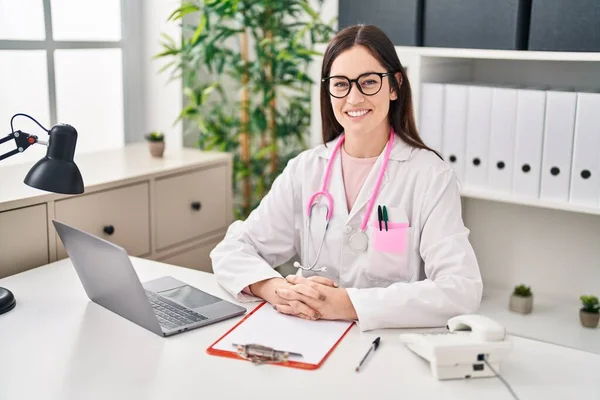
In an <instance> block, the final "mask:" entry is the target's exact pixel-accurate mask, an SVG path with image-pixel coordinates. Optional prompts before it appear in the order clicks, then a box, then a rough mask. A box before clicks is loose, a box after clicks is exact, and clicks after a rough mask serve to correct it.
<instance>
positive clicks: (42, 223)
mask: <svg viewBox="0 0 600 400" xmlns="http://www.w3.org/2000/svg"><path fill="white" fill-rule="evenodd" d="M311 4H314V5H315V6H317V5H318V4H317V2H316V1H313V2H311ZM179 5H180V2H177V1H166V0H165V1H162V0H147V1H143V0H121V1H120V0H105V1H102V2H96V3H94V5H93V6H90V5H89V4H88V3H86V2H82V1H77V0H60V1H58V0H19V1H18V2H17V1H7V0H4V1H0V124H1V126H3V127H4V130H3V131H0V137H2V136H4V135H6V134H9V133H10V132H11V131H10V127H9V121H10V119H11V117H12V116H13V115H14V114H16V113H27V114H29V115H31V116H33V117H34V118H36V119H37V120H38V121H40V123H42V124H43V125H44V126H46V127H47V128H49V127H50V126H52V125H54V124H56V123H58V122H65V123H69V124H71V125H73V126H74V127H75V128H76V129H77V130H78V132H79V136H78V142H77V151H76V159H75V160H76V162H78V163H79V165H80V166H81V169H82V175H83V177H84V181H85V183H86V189H87V191H86V193H85V194H83V195H78V196H60V195H44V196H42V195H40V194H39V193H38V192H37V191H35V190H34V189H31V188H28V187H26V186H25V185H23V183H22V177H23V176H24V173H25V172H26V170H27V169H28V168H30V167H31V165H33V163H34V162H35V161H36V160H38V159H40V158H41V157H43V156H44V154H45V151H46V148H45V147H44V146H32V147H31V148H29V149H27V151H25V152H23V153H22V154H17V155H15V156H13V157H10V158H7V159H5V160H2V161H1V162H0V278H2V277H5V276H9V275H12V274H16V273H20V272H23V271H25V270H28V269H31V268H35V267H39V266H41V265H45V264H48V263H50V262H54V261H56V260H59V259H61V258H64V257H66V253H65V252H64V249H63V248H62V246H61V244H60V241H59V240H58V239H57V237H56V235H55V233H54V231H53V228H52V226H51V224H50V223H49V221H50V220H51V219H52V218H56V219H59V220H64V221H66V222H69V223H71V224H73V225H74V226H76V227H80V228H82V229H85V230H87V231H89V232H91V233H95V234H98V235H99V236H102V237H104V238H106V239H107V240H112V241H114V242H115V243H118V244H120V245H122V246H123V247H124V248H125V249H126V250H128V252H129V253H130V254H131V255H133V256H139V257H148V258H152V259H155V260H159V261H164V262H166V263H170V264H174V265H179V266H184V267H189V268H195V269H201V270H205V271H207V272H210V261H209V259H208V252H209V251H210V249H212V247H213V246H214V245H215V244H216V243H218V241H219V240H220V239H221V238H222V237H223V234H224V232H225V230H226V228H227V226H228V224H229V223H230V222H231V221H232V220H233V218H234V211H233V208H234V197H235V193H233V190H232V186H233V181H234V180H235V174H234V173H233V168H234V165H235V160H234V157H233V155H232V154H231V153H229V154H227V152H225V153H226V154H223V155H219V154H213V151H211V152H210V154H209V153H208V152H203V151H201V150H202V149H200V148H199V146H198V141H199V138H198V132H197V130H196V129H195V126H194V124H193V123H192V122H190V121H189V120H185V119H183V120H178V117H179V115H180V113H181V112H182V110H183V109H184V108H185V107H186V106H187V105H188V104H189V103H188V102H189V98H188V97H186V95H185V90H186V88H185V85H184V83H183V82H182V79H181V78H177V77H175V78H173V77H172V76H171V75H170V74H168V73H165V72H164V71H161V68H162V67H163V66H164V64H165V63H166V60H165V59H160V58H159V59H155V58H154V56H155V55H156V54H158V53H160V52H161V51H163V50H164V49H163V47H162V46H161V43H162V42H163V40H164V38H163V36H162V34H163V33H166V34H168V35H169V36H170V37H173V38H179V37H181V36H182V35H185V32H183V31H182V28H181V26H180V25H179V23H176V22H174V21H167V18H168V17H169V16H170V15H171V14H172V12H173V11H174V10H175V9H176V8H177V7H178V6H179ZM321 7H322V9H321V11H320V16H321V19H322V20H323V21H330V20H332V19H335V20H334V23H333V25H332V27H333V29H339V28H341V27H344V26H347V25H351V24H355V23H361V22H362V23H373V24H375V25H378V26H379V27H381V28H382V29H383V30H384V31H385V32H386V33H387V34H388V35H389V36H390V37H391V39H392V40H393V41H394V44H395V46H397V47H396V49H397V52H398V55H399V58H400V60H401V62H402V63H403V65H404V66H405V68H407V73H408V77H409V80H410V83H411V86H412V89H413V93H414V102H415V113H416V117H417V121H418V128H419V130H420V131H421V134H422V136H423V138H424V140H425V142H426V143H427V144H428V145H430V146H431V147H433V148H435V149H437V150H440V151H441V153H442V154H443V156H444V158H445V159H446V160H447V161H448V162H450V163H451V164H452V165H453V168H455V170H456V173H457V176H458V177H459V179H460V181H461V183H462V186H463V216H464V220H465V224H466V225H467V227H468V228H469V229H470V230H471V235H470V239H471V242H472V244H473V246H474V248H475V251H476V254H477V257H478V260H479V263H480V267H481V272H482V275H483V278H484V284H485V291H484V299H483V303H482V309H481V311H482V313H485V314H487V315H489V316H491V317H493V318H495V319H497V320H498V321H499V322H500V323H502V324H503V325H505V326H506V328H507V330H508V332H509V333H512V334H516V335H522V336H525V337H531V338H535V339H539V340H543V341H548V342H552V343H557V344H562V345H565V346H569V347H574V348H578V349H583V350H586V351H592V352H596V353H600V340H599V339H600V330H598V329H588V328H584V327H582V326H581V324H580V323H579V316H578V312H579V309H580V308H581V304H580V299H579V297H580V296H581V295H588V294H589V295H596V296H599V295H600V262H599V260H600V246H598V243H600V156H599V155H598V154H599V151H598V150H599V149H600V117H599V115H600V114H598V112H597V110H598V109H599V106H600V94H598V90H599V89H600V87H599V86H600V83H599V82H600V79H599V78H600V5H598V3H597V2H595V1H592V0H590V1H585V0H581V1H575V2H573V1H566V0H544V1H540V0H532V1H523V0H511V1H503V2H500V1H469V0H456V1H452V2H449V1H441V0H440V1H434V0H429V1H423V0H378V1H371V2H364V1H360V0H339V1H338V0H325V1H324V2H323V4H322V5H321ZM193 18H194V15H193V14H191V15H188V16H186V21H187V22H190V23H195V24H196V25H197V24H198V21H194V20H193ZM324 48H325V45H324V44H317V45H316V49H317V50H318V51H321V52H322V51H323V50H324ZM320 61H321V59H320V58H319V56H315V57H314V59H313V62H312V64H311V65H310V68H309V74H310V77H311V78H312V79H313V80H314V81H315V82H316V83H315V84H313V85H312V88H311V90H310V93H309V95H310V97H311V99H312V102H311V104H310V123H309V124H308V126H307V129H306V132H305V133H304V136H305V139H306V143H307V145H308V146H315V145H317V144H319V141H320V125H319V124H320V119H319V108H318V101H315V100H316V99H317V97H318V88H319V86H318V79H319V67H320ZM237 89H238V88H235V86H233V87H230V90H231V93H230V94H231V95H234V96H235V95H236V93H239V92H238V91H237ZM15 129H20V130H23V131H26V132H29V133H32V134H38V135H39V136H40V140H44V139H45V137H44V133H43V132H41V131H40V130H39V128H38V127H37V125H35V124H34V123H33V122H32V121H30V120H27V119H24V118H22V119H16V120H15ZM151 131H160V132H164V134H165V143H166V149H165V154H164V156H163V157H162V158H154V157H151V156H150V153H149V151H148V146H147V145H148V143H146V140H145V135H146V134H148V133H149V132H151ZM8 150H11V148H9V144H4V145H2V146H0V154H2V153H4V152H6V151H8ZM111 228H112V229H111ZM109 232H112V233H109ZM282 268H285V266H283V267H282ZM519 284H524V285H527V286H530V288H531V291H532V292H533V310H532V312H531V313H529V314H525V315H523V314H519V313H515V312H513V311H510V310H509V298H510V296H511V294H512V291H513V289H514V287H515V286H516V285H519Z"/></svg>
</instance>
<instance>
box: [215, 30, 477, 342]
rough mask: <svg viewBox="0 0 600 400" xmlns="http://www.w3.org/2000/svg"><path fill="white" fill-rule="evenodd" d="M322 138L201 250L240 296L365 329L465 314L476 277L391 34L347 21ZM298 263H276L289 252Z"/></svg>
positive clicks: (331, 72)
mask: <svg viewBox="0 0 600 400" xmlns="http://www.w3.org/2000/svg"><path fill="white" fill-rule="evenodd" d="M321 77H322V84H321V119H322V126H323V142H324V144H323V145H321V146H319V147H316V148H314V149H311V150H308V151H305V152H303V153H301V154H300V155H299V156H298V157H296V158H295V159H293V160H292V161H290V162H289V163H288V165H287V166H286V168H285V170H284V171H283V173H282V174H281V175H280V176H279V177H278V178H277V179H276V181H275V182H274V184H273V186H272V188H271V190H270V192H269V193H268V195H267V196H265V197H264V199H263V201H262V202H261V204H260V206H259V207H258V208H256V209H255V210H254V211H253V212H252V213H251V215H250V216H249V217H248V219H247V220H245V221H236V222H234V223H233V224H232V225H231V226H230V228H229V229H228V232H227V235H226V237H225V239H224V240H223V241H222V242H221V243H220V244H219V245H217V246H216V248H215V249H214V250H213V251H212V253H211V258H212V262H213V269H214V272H215V274H216V277H217V280H218V282H219V283H220V284H221V285H222V286H223V287H224V288H225V289H226V290H227V291H229V292H230V293H231V294H232V295H234V296H235V297H236V298H237V299H238V300H239V301H244V302H245V301H253V300H254V301H256V300H261V299H264V300H266V301H267V302H269V303H270V304H272V305H273V306H274V307H275V309H276V310H278V311H279V312H281V313H285V314H290V315H295V316H298V317H301V318H309V319H319V318H320V319H332V320H333V319H346V320H355V321H356V322H357V324H358V326H359V327H360V329H361V330H371V329H375V328H393V327H426V326H443V325H445V324H446V322H447V320H448V319H449V318H450V317H453V316H456V315H460V314H466V313H473V312H475V311H476V310H477V309H478V307H479V304H480V301H481V293H482V281H481V275H480V272H479V267H478V264H477V260H476V258H475V254H474V252H473V249H472V247H471V245H470V243H469V240H468V235H469V231H468V229H467V228H466V227H465V226H464V224H463V220H462V216H461V200H460V193H459V185H458V181H457V178H456V176H455V175H454V173H453V171H452V169H451V167H450V166H449V165H448V164H447V163H446V162H444V161H443V160H442V159H441V158H440V157H439V156H438V155H437V154H436V153H435V152H434V151H433V150H431V149H429V148H428V147H427V146H426V145H425V144H424V143H423V141H422V140H421V139H420V137H419V134H418V133H417V129H416V127H415V122H414V117H413V106H412V100H411V90H410V85H409V83H408V79H407V76H406V72H405V70H404V68H403V67H402V64H401V63H400V61H399V60H398V56H397V54H396V51H395V49H394V46H393V44H392V42H391V41H390V40H389V38H388V37H386V35H385V34H384V33H383V32H382V31H381V30H380V29H378V28H376V27H374V26H368V25H367V26H365V25H358V26H353V27H349V28H346V29H343V30H342V31H340V32H339V33H338V34H337V35H336V36H335V37H334V38H333V39H332V41H331V42H330V43H329V46H328V47H327V50H326V52H325V55H324V59H323V65H322V71H321ZM294 256H298V257H299V258H300V263H298V262H296V263H295V266H296V267H297V268H298V271H299V272H300V274H295V275H290V276H287V277H285V278H284V277H282V276H281V275H280V274H279V273H278V272H277V271H275V270H274V267H276V266H278V265H281V264H283V263H285V262H287V261H288V260H290V259H292V257H294Z"/></svg>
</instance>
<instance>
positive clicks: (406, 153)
mask: <svg viewBox="0 0 600 400" xmlns="http://www.w3.org/2000/svg"><path fill="white" fill-rule="evenodd" d="M338 139H339V137H338V138H335V139H334V140H332V141H330V142H329V143H327V146H321V148H319V150H318V152H319V156H320V157H322V158H325V159H329V158H330V157H331V154H332V152H333V148H334V147H335V143H336V141H337V140H338ZM384 151H385V148H384ZM411 152H412V147H411V146H409V145H408V144H406V143H405V142H404V141H403V140H402V139H400V138H399V137H398V136H395V137H394V143H393V145H392V151H391V152H390V161H391V160H393V161H406V160H408V159H409V157H410V154H411ZM383 153H384V152H383V151H382V152H381V154H380V155H379V157H378V158H377V161H376V162H375V164H374V165H373V168H372V169H371V171H370V173H369V175H368V176H367V178H366V180H365V182H364V184H363V186H362V188H361V189H360V191H359V193H358V197H357V198H356V201H355V202H354V205H353V207H352V210H350V212H347V208H346V196H345V190H344V182H343V177H342V161H341V157H340V156H339V154H338V155H337V156H336V157H337V159H336V160H335V161H334V163H333V166H332V176H331V182H330V185H331V192H332V195H333V197H334V202H335V203H336V204H343V206H341V207H343V208H342V211H341V214H340V215H342V216H343V217H345V219H346V223H348V222H349V221H350V220H351V219H352V218H353V217H354V216H356V215H357V214H358V213H359V211H360V210H362V209H363V208H364V207H366V205H367V204H368V203H369V200H370V199H371V196H372V195H373V190H374V188H375V184H376V181H377V177H378V176H379V171H380V169H381V165H382V164H383ZM388 180H389V164H388V169H386V171H385V172H384V175H383V179H382V182H381V187H380V189H379V190H380V191H381V189H383V187H384V186H385V185H386V184H387V183H388ZM361 222H362V220H361Z"/></svg>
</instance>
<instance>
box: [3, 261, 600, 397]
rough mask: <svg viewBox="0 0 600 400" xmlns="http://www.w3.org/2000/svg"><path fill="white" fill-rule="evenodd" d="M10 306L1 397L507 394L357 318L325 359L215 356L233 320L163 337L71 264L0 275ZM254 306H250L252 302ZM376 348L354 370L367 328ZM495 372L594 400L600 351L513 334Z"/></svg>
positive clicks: (598, 392)
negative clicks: (452, 376) (98, 299)
mask: <svg viewBox="0 0 600 400" xmlns="http://www.w3.org/2000/svg"><path fill="white" fill-rule="evenodd" d="M132 260H133V262H134V266H135V268H136V270H137V272H138V274H139V276H140V278H141V280H142V281H145V280H150V279H154V278H157V277H159V276H163V275H172V276H174V277H176V278H178V279H180V280H182V281H185V282H187V283H189V284H191V285H194V286H196V287H198V288H201V289H203V290H205V291H207V292H209V293H212V294H215V295H217V296H222V297H224V298H227V299H230V297H229V296H228V295H227V294H226V293H225V292H224V291H223V290H222V289H221V288H220V287H219V286H218V285H217V283H216V282H215V279H214V276H213V275H211V274H207V273H204V272H200V271H196V270H191V269H184V268H178V267H173V266H169V265H166V264H161V263H158V262H155V261H150V260H146V259H139V258H132ZM0 286H4V287H7V288H9V289H10V290H12V291H13V292H14V293H15V296H16V297H17V307H16V308H15V309H14V310H12V311H10V312H9V313H7V314H4V315H0V399H10V400H21V399H45V400H51V399H60V400H69V399H77V400H80V399H86V400H94V399H111V400H117V399H127V400H134V399H143V400H152V399H160V400H164V399H211V400H213V399H236V398H237V399H254V398H257V399H258V398H260V399H277V400H281V399H302V400H305V399H364V398H371V399H435V400H439V399H460V400H468V399H473V400H475V399H477V400H481V399H486V400H495V399H498V400H509V399H511V398H512V397H511V395H510V393H509V392H508V391H507V389H506V388H505V387H504V385H503V384H502V383H501V382H500V380H498V379H497V378H485V379H471V380H458V381H437V380H435V379H434V378H433V377H432V375H431V372H430V370H429V366H428V364H427V363H426V362H424V361H423V360H421V359H420V358H418V357H417V356H415V355H414V354H413V353H412V352H410V351H409V350H408V349H406V348H405V347H404V346H403V345H402V344H401V343H399V342H398V340H397V339H396V337H397V334H398V332H399V330H385V331H373V332H368V333H361V332H360V331H359V330H358V329H357V328H356V327H353V328H352V329H351V331H350V332H349V333H348V335H346V337H345V338H344V339H343V340H342V342H341V343H340V344H339V346H338V347H337V348H336V350H335V351H334V352H333V353H332V354H331V355H330V356H329V358H328V360H327V361H326V362H325V364H324V365H323V367H321V368H320V369H318V370H315V371H304V370H297V369H292V368H284V367H278V366H271V365H263V366H255V365H252V364H251V363H249V362H246V361H241V360H234V359H228V358H223V357H215V356H210V355H207V354H206V348H207V347H208V346H209V345H210V344H212V343H213V342H214V341H215V340H216V339H217V338H218V337H220V335H221V334H223V333H224V332H225V331H226V330H227V329H228V328H230V327H231V326H232V325H234V324H235V323H236V322H237V321H238V320H239V318H241V317H238V318H234V319H231V320H228V321H224V322H220V323H217V324H214V325H211V326H207V327H204V328H200V329H196V330H193V331H189V332H185V333H182V334H179V335H175V336H172V337H169V338H161V337H159V336H157V335H155V334H153V333H150V332H149V331H146V330H145V329H143V328H140V327H139V326H137V325H134V324H133V323H131V322H129V321H127V320H125V319H123V318H121V317H119V316H118V315H116V314H113V313H111V312H110V311H108V310H105V309H104V308H102V307H100V306H98V305H96V304H94V303H92V302H90V301H89V300H88V298H87V296H86V294H85V292H84V290H83V288H82V286H81V283H80V282H79V279H78V278H77V275H76V273H75V271H74V269H73V267H72V265H71V263H70V261H69V260H68V259H67V260H62V261H58V262H55V263H52V264H49V265H47V266H43V267H40V268H37V269H33V270H30V271H27V272H23V273H21V274H18V275H13V276H11V277H8V278H5V279H1V280H0ZM247 306H248V308H253V307H254V306H256V304H254V303H253V304H250V305H247ZM378 335H381V337H382V345H381V347H380V348H379V350H378V351H377V352H376V353H375V354H374V355H373V357H372V358H371V359H370V360H369V361H368V364H367V365H366V367H365V369H364V370H363V371H362V372H361V373H360V374H357V373H355V372H354V367H355V366H356V364H357V362H358V361H359V360H360V358H361V357H362V356H363V354H364V352H365V351H366V350H367V349H368V347H369V345H370V343H371V341H372V340H373V338H374V337H376V336H378ZM510 339H511V340H512V341H513V343H514V350H513V352H512V353H511V355H510V357H509V359H508V360H507V361H506V362H505V363H504V364H503V365H502V374H503V376H504V377H505V379H506V380H507V381H508V382H509V383H510V384H511V385H512V387H513V389H514V390H515V392H516V393H517V395H518V396H519V397H520V399H521V400H532V399H561V400H563V399H575V398H581V399H584V398H585V399H600V375H598V371H599V370H600V355H598V354H593V353H586V352H582V351H578V350H573V349H569V348H566V347H560V346H556V345H551V344H547V343H542V342H537V341H534V340H529V339H524V338H518V337H511V338H510Z"/></svg>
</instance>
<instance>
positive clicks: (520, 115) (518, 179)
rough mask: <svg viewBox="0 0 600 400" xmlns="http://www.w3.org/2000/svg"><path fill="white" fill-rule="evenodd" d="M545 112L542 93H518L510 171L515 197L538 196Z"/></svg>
mask: <svg viewBox="0 0 600 400" xmlns="http://www.w3.org/2000/svg"><path fill="white" fill-rule="evenodd" d="M545 111H546V92H545V91H543V90H533V89H519V90H518V91H517V120H516V129H515V165H514V171H513V194H514V195H515V196H517V197H522V198H528V199H538V198H539V196H540V174H541V169H540V168H541V166H542V145H543V143H544V115H545Z"/></svg>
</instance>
